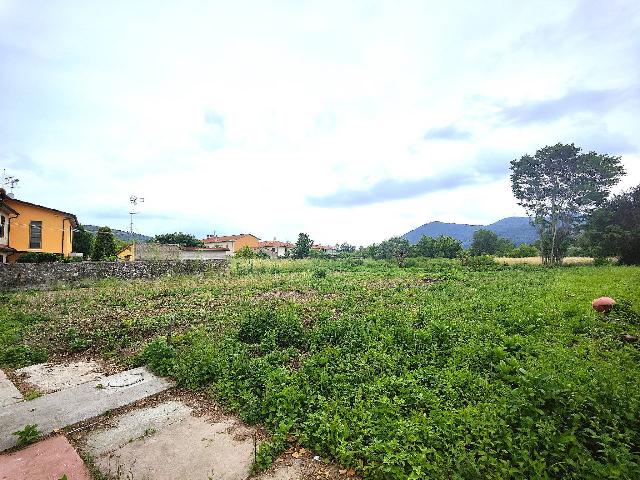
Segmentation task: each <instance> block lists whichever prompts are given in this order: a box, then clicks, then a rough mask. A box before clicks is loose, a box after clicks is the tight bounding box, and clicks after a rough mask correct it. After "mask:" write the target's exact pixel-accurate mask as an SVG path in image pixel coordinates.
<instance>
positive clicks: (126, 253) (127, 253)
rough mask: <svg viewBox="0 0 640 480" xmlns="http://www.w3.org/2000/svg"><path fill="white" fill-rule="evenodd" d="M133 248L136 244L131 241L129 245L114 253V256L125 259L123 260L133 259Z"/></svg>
mask: <svg viewBox="0 0 640 480" xmlns="http://www.w3.org/2000/svg"><path fill="white" fill-rule="evenodd" d="M135 248H136V245H135V244H134V243H132V244H131V245H129V246H127V247H125V248H123V249H122V250H120V251H119V252H118V253H116V257H118V258H119V259H120V260H125V261H131V260H135V255H134V253H135Z"/></svg>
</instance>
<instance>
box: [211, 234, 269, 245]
mask: <svg viewBox="0 0 640 480" xmlns="http://www.w3.org/2000/svg"><path fill="white" fill-rule="evenodd" d="M243 237H253V238H255V239H256V240H260V239H259V238H258V237H256V236H255V235H252V234H250V233H241V234H239V235H222V236H217V235H209V236H207V238H205V239H203V240H202V241H203V242H204V243H217V242H235V241H236V240H239V239H241V238H243Z"/></svg>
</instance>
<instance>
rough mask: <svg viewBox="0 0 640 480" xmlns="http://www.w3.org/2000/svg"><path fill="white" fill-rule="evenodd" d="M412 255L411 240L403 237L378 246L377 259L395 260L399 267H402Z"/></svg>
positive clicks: (386, 241) (394, 238) (391, 239)
mask: <svg viewBox="0 0 640 480" xmlns="http://www.w3.org/2000/svg"><path fill="white" fill-rule="evenodd" d="M410 253H411V244H410V243H409V240H407V239H406V238H402V237H392V238H390V239H389V240H385V241H384V242H380V244H378V245H377V246H376V253H375V258H378V259H385V260H395V261H396V262H398V265H402V264H404V260H405V258H407V257H408V256H409V254H410Z"/></svg>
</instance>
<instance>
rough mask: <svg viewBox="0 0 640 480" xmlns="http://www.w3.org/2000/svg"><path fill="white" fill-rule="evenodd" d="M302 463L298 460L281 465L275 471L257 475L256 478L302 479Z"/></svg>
mask: <svg viewBox="0 0 640 480" xmlns="http://www.w3.org/2000/svg"><path fill="white" fill-rule="evenodd" d="M302 475H303V473H302V465H301V462H300V461H299V460H296V461H295V462H294V463H292V464H291V465H279V466H278V467H277V468H276V469H275V470H274V471H273V472H265V473H263V474H261V475H258V476H257V477H255V480H300V479H301V478H302Z"/></svg>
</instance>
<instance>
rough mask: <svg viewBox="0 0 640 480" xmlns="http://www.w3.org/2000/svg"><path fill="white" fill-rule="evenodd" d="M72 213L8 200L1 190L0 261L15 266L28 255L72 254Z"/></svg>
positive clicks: (75, 225) (73, 223) (74, 217)
mask: <svg viewBox="0 0 640 480" xmlns="http://www.w3.org/2000/svg"><path fill="white" fill-rule="evenodd" d="M77 226H78V219H77V218H76V216H75V215H73V214H72V213H67V212H63V211H61V210H56V209H54V208H49V207H45V206H42V205H36V204H35V203H30V202H25V201H24V200H18V199H16V198H13V197H11V196H10V195H8V194H7V193H6V191H5V190H4V189H2V188H0V261H1V262H2V263H6V262H15V261H16V260H17V259H18V257H19V256H20V255H22V254H23V253H27V252H42V253H58V254H61V255H64V256H65V257H67V256H69V255H71V252H72V250H73V229H74V228H76V227H77Z"/></svg>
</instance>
